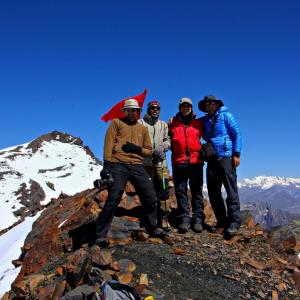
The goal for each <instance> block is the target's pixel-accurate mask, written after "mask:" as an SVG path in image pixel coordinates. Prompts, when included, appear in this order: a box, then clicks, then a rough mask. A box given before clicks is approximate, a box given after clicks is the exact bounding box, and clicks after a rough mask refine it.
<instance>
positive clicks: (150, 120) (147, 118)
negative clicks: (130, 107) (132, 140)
mask: <svg viewBox="0 0 300 300" xmlns="http://www.w3.org/2000/svg"><path fill="white" fill-rule="evenodd" d="M143 119H144V121H145V122H146V123H148V124H149V125H151V126H153V125H155V124H156V123H157V121H158V120H159V118H157V119H153V118H152V117H151V116H150V115H149V114H147V113H146V114H145V115H144V118H143Z"/></svg>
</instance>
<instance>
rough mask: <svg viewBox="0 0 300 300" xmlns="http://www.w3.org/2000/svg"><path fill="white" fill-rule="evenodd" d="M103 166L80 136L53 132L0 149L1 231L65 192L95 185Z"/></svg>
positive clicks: (68, 192)
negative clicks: (94, 182) (2, 214)
mask: <svg viewBox="0 0 300 300" xmlns="http://www.w3.org/2000/svg"><path fill="white" fill-rule="evenodd" d="M100 170H101V165H100V162H99V160H98V159H97V158H96V157H95V156H94V154H93V153H92V152H91V151H90V149H89V148H88V147H85V146H84V145H83V142H82V140H81V139H80V138H77V137H74V136H72V135H70V134H66V133H61V132H58V131H53V132H51V133H48V134H45V135H42V136H40V137H39V138H37V139H35V140H33V141H31V142H29V143H25V144H22V145H17V146H14V147H9V148H6V149H3V150H0V210H1V211H3V212H4V211H5V216H4V217H3V218H1V220H0V230H1V229H4V228H7V227H9V226H10V225H12V224H13V223H14V222H16V221H18V220H19V219H22V218H23V217H24V216H27V215H30V214H32V213H34V212H36V211H38V210H39V209H40V207H41V205H44V204H47V203H48V202H49V201H50V200H51V198H57V197H58V196H59V194H60V193H61V192H64V193H66V194H69V195H73V194H75V193H77V192H80V191H82V190H84V189H87V188H90V187H92V186H93V180H95V179H96V178H98V177H99V172H100Z"/></svg>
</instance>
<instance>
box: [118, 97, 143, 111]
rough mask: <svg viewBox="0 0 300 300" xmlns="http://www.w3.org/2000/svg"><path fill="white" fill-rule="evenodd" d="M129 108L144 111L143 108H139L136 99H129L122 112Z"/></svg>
mask: <svg viewBox="0 0 300 300" xmlns="http://www.w3.org/2000/svg"><path fill="white" fill-rule="evenodd" d="M127 108H136V109H142V108H141V107H140V106H139V103H138V102H137V101H136V100H135V99H128V100H126V101H125V103H124V106H123V108H122V110H125V109H127Z"/></svg>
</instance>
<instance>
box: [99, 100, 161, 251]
mask: <svg viewBox="0 0 300 300" xmlns="http://www.w3.org/2000/svg"><path fill="white" fill-rule="evenodd" d="M123 111H124V113H125V118H124V119H114V120H113V121H112V122H111V124H110V126H109V127H108V129H107V132H106V136H105V144H104V165H103V169H102V171H101V177H102V179H106V180H107V181H108V182H109V185H108V199H107V201H106V202H105V205H104V208H103V210H102V212H101V213H100V214H99V217H98V223H97V236H98V238H97V240H96V244H98V245H99V246H101V247H107V246H109V242H108V240H107V238H106V236H107V232H108V229H109V226H110V224H111V221H112V219H113V216H114V214H115V210H116V208H117V206H118V204H119V202H120V199H121V197H122V194H123V192H124V189H125V186H126V183H127V181H128V180H130V182H131V183H132V184H133V185H134V187H135V189H136V192H137V194H138V196H139V198H140V200H141V202H142V204H143V207H144V208H145V213H146V219H145V220H146V229H147V231H148V233H149V234H150V235H151V236H156V237H163V236H164V235H165V232H164V231H163V230H162V229H160V228H158V227H157V202H156V194H155V191H154V189H153V185H152V181H151V178H150V177H149V175H148V174H147V172H146V170H145V167H144V165H143V159H144V157H146V156H151V155H152V145H151V140H150V137H149V134H148V130H147V128H146V127H145V126H143V125H141V124H139V123H138V122H137V120H138V118H139V114H140V111H141V108H140V107H139V104H138V102H137V101H136V100H135V99H129V100H126V101H125V104H124V107H123Z"/></svg>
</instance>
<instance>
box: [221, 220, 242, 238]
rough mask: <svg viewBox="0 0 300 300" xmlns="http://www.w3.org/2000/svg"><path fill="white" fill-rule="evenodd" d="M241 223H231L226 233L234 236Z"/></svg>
mask: <svg viewBox="0 0 300 300" xmlns="http://www.w3.org/2000/svg"><path fill="white" fill-rule="evenodd" d="M239 228H240V225H239V224H237V223H231V224H230V225H229V226H228V227H227V228H226V229H225V232H224V233H225V234H226V235H229V236H234V235H236V234H237V233H238V232H239Z"/></svg>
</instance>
